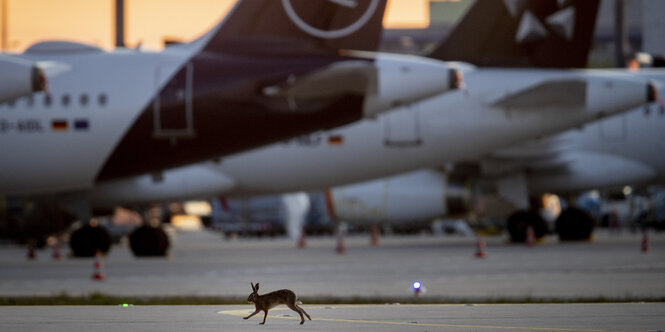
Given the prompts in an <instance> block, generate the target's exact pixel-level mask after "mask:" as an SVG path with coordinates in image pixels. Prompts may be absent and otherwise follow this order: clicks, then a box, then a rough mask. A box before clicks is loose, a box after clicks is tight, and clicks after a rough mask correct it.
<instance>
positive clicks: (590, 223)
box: [556, 207, 596, 241]
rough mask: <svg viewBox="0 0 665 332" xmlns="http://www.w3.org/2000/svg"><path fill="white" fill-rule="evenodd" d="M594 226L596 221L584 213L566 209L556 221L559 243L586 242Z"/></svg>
mask: <svg viewBox="0 0 665 332" xmlns="http://www.w3.org/2000/svg"><path fill="white" fill-rule="evenodd" d="M595 226H596V221H595V220H594V219H593V217H592V216H591V215H590V214H588V213H587V212H586V211H584V210H582V209H579V208H574V207H571V208H567V209H566V210H565V211H563V212H562V213H561V215H560V216H559V218H557V219H556V232H557V234H559V240H561V241H587V240H589V239H591V233H593V229H594V227H595Z"/></svg>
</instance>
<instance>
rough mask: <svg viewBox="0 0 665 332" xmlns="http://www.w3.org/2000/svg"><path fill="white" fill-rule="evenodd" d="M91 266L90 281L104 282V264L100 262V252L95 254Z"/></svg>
mask: <svg viewBox="0 0 665 332" xmlns="http://www.w3.org/2000/svg"><path fill="white" fill-rule="evenodd" d="M93 266H94V272H93V274H92V280H97V281H102V280H106V277H105V276H104V262H102V252H101V251H99V250H97V253H95V264H94V265H93Z"/></svg>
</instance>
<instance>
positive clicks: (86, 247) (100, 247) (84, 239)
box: [69, 225, 111, 257]
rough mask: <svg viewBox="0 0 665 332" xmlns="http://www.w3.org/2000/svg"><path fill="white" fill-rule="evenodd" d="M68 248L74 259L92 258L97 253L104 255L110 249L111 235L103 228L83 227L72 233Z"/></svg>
mask: <svg viewBox="0 0 665 332" xmlns="http://www.w3.org/2000/svg"><path fill="white" fill-rule="evenodd" d="M69 247H70V248H71V249H72V254H73V255H74V256H75V257H93V256H95V254H96V253H97V251H101V252H102V253H104V254H106V253H108V251H109V249H110V248H111V235H109V232H108V231H107V230H106V229H105V228H104V227H99V226H96V227H93V226H91V225H84V226H83V227H81V228H79V229H77V230H75V231H74V232H73V233H72V236H71V238H70V239H69Z"/></svg>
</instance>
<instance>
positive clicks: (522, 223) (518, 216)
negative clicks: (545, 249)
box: [508, 210, 547, 243]
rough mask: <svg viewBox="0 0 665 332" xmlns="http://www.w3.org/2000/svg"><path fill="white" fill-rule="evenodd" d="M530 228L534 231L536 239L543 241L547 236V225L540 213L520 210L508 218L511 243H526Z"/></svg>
mask: <svg viewBox="0 0 665 332" xmlns="http://www.w3.org/2000/svg"><path fill="white" fill-rule="evenodd" d="M529 226H531V228H532V229H533V232H534V234H535V236H536V239H541V238H542V237H544V236H545V235H546V234H547V223H546V222H545V220H544V219H543V218H542V217H541V216H540V215H539V214H538V213H536V212H533V211H526V210H520V211H517V212H515V213H513V214H512V215H510V217H509V218H508V232H509V233H510V242H513V243H524V242H525V241H526V238H527V230H528V228H529Z"/></svg>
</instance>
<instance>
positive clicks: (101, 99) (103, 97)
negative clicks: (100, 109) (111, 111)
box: [99, 93, 108, 106]
mask: <svg viewBox="0 0 665 332" xmlns="http://www.w3.org/2000/svg"><path fill="white" fill-rule="evenodd" d="M107 99H108V98H107V97H106V94H103V93H102V94H100V95H99V105H101V106H104V105H106V102H107V101H108V100H107Z"/></svg>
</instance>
